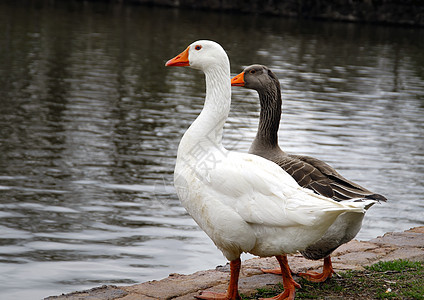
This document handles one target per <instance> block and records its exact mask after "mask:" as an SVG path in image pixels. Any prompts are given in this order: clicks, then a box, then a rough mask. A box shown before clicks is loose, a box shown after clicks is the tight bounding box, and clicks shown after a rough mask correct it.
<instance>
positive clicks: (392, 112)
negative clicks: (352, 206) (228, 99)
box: [0, 1, 424, 299]
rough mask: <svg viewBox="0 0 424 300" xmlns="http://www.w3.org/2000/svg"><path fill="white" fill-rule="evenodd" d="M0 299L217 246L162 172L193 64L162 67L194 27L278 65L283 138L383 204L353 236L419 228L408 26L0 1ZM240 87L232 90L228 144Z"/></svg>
mask: <svg viewBox="0 0 424 300" xmlns="http://www.w3.org/2000/svg"><path fill="white" fill-rule="evenodd" d="M0 28H1V31H0V86H1V89H0V101H1V110H0V208H1V210H0V278H1V279H2V280H0V298H1V299H39V298H43V297H46V296H49V295H58V294H61V293H63V292H71V291H74V290H81V289H85V288H91V287H93V286H98V285H102V284H118V285H119V284H132V283H137V282H142V281H147V280H151V279H160V278H163V277H165V276H167V275H168V274H169V273H172V272H179V273H191V272H194V271H196V270H201V269H207V268H214V267H215V266H216V265H218V264H224V263H225V262H226V261H225V258H224V257H223V256H222V255H221V253H220V252H219V251H218V250H217V249H216V248H215V246H214V245H213V244H212V242H211V241H210V240H209V239H208V237H207V236H206V235H205V234H204V233H203V232H202V231H201V230H199V228H198V227H197V226H196V224H195V223H194V222H193V221H192V219H191V218H190V217H189V216H188V215H187V214H186V212H185V211H184V209H183V208H182V207H181V206H180V203H179V201H178V199H177V198H176V195H175V192H174V189H173V187H172V173H173V167H174V163H175V155H176V151H177V147H178V142H179V140H180V138H181V136H182V134H183V133H184V131H185V130H186V128H187V127H188V126H189V124H190V123H191V122H192V121H193V120H194V118H195V117H196V116H197V114H198V113H199V112H200V109H201V107H202V104H203V98H204V93H205V91H204V78H203V75H202V74H201V73H200V72H198V71H196V70H190V69H188V68H165V67H164V63H165V62H166V60H168V59H169V58H171V57H173V56H175V55H176V54H178V53H179V52H181V51H182V50H183V49H185V47H186V46H187V45H188V44H189V43H191V42H193V41H195V40H197V39H200V38H208V39H213V40H216V41H219V42H220V44H222V45H223V46H224V48H225V49H226V50H227V51H228V54H229V57H230V60H231V63H232V69H231V71H232V74H233V75H235V74H238V73H239V72H240V71H241V70H242V69H243V67H244V66H246V65H249V64H252V63H262V64H266V65H268V66H269V67H270V68H271V69H272V70H273V71H274V72H275V73H276V74H277V76H278V77H279V78H280V79H281V84H282V88H283V105H284V107H283V110H284V112H283V113H284V115H283V121H282V124H281V130H280V143H281V146H282V147H283V148H284V149H285V150H286V151H288V152H291V153H303V154H308V155H313V156H315V157H318V158H320V159H323V160H325V161H327V162H328V163H330V164H331V165H332V166H334V167H336V168H337V169H338V170H339V171H340V173H342V174H343V175H345V176H346V177H347V178H349V179H351V180H354V181H356V182H358V183H359V184H362V185H364V186H366V187H367V188H369V189H371V190H372V191H374V192H377V193H381V194H384V195H385V196H386V197H387V198H388V199H389V202H388V203H387V204H383V205H377V206H375V207H373V208H372V209H371V210H370V211H369V213H368V214H367V216H366V220H365V222H364V226H363V228H362V230H361V232H360V233H359V235H358V238H359V239H370V238H373V237H375V236H377V235H381V234H383V233H385V232H387V231H399V230H405V229H408V228H410V227H413V226H418V225H424V202H423V195H424V188H423V171H424V160H423V154H424V149H423V148H424V142H423V115H424V56H423V50H424V47H423V46H424V29H417V28H397V27H382V26H371V25H359V24H346V23H326V22H312V21H309V22H299V21H296V20H279V19H278V18H272V17H266V16H252V15H232V14H220V13H208V12H199V11H178V10H171V9H164V8H151V7H143V6H125V5H110V4H102V3H89V2H80V1H62V2H60V1H56V2H55V1H49V2H47V1H15V3H1V4H0ZM258 108H259V104H258V100H257V95H256V94H255V92H252V91H249V90H246V89H242V88H233V103H232V111H231V115H230V118H229V120H228V122H227V124H226V129H225V136H224V140H225V144H226V146H227V147H228V148H232V149H237V150H240V151H243V152H245V151H247V149H248V147H249V145H250V142H251V141H252V139H253V137H254V135H255V130H256V126H257V118H258Z"/></svg>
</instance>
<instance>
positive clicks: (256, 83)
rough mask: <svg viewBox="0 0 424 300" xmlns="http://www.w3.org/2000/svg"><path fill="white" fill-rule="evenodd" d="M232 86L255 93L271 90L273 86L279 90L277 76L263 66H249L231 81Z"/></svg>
mask: <svg viewBox="0 0 424 300" xmlns="http://www.w3.org/2000/svg"><path fill="white" fill-rule="evenodd" d="M231 85H232V86H242V87H245V88H248V89H253V90H256V91H257V92H261V91H265V90H267V89H273V87H274V86H278V89H279V88H280V82H279V81H278V78H277V76H275V74H274V73H272V71H271V70H270V69H268V68H267V67H266V66H263V65H251V66H248V67H246V68H245V69H244V70H243V72H241V73H240V74H238V75H237V76H235V77H234V78H233V79H232V80H231Z"/></svg>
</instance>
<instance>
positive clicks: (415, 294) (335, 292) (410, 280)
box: [243, 259, 424, 300]
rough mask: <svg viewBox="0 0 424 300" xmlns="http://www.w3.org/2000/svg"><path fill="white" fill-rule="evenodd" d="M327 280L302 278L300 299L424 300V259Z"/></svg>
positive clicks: (271, 292)
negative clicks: (311, 280) (312, 280)
mask: <svg viewBox="0 0 424 300" xmlns="http://www.w3.org/2000/svg"><path fill="white" fill-rule="evenodd" d="M338 275H339V276H333V278H332V279H330V280H327V281H326V282H323V283H312V282H309V281H306V280H305V279H299V280H298V282H299V283H300V284H301V285H302V288H301V289H298V290H297V292H296V299H343V300H353V299H408V300H409V299H414V300H424V262H412V261H409V260H401V259H400V260H394V261H387V262H379V263H376V264H374V265H372V266H369V267H366V268H365V270H364V271H347V272H342V273H339V274H338ZM282 291H283V287H282V284H279V285H277V286H274V287H272V288H263V289H260V290H258V292H257V294H255V295H254V296H253V297H243V299H245V300H248V299H258V298H266V297H273V296H276V295H277V294H279V293H281V292H282Z"/></svg>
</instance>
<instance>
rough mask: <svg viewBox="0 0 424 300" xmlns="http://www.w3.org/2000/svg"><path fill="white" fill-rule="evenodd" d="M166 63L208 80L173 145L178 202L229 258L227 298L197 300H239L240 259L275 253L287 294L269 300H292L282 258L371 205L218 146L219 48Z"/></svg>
mask: <svg viewBox="0 0 424 300" xmlns="http://www.w3.org/2000/svg"><path fill="white" fill-rule="evenodd" d="M166 66H190V67H192V68H195V69H199V70H201V71H203V72H204V73H205V75H206V99H205V104H204V107H203V110H202V112H201V113H200V115H199V116H198V117H197V118H196V120H195V121H194V122H193V124H191V126H190V128H189V129H188V130H187V131H186V133H185V134H184V136H183V137H182V139H181V142H180V145H179V147H178V154H177V162H176V166H175V172H174V184H175V187H176V190H177V194H178V197H179V199H180V201H181V203H182V205H183V206H184V207H185V209H186V210H187V211H188V213H189V214H190V215H191V216H192V217H193V219H194V220H195V221H196V222H197V224H198V225H199V226H200V227H201V228H202V229H203V230H204V231H205V232H206V234H207V235H208V236H209V237H210V238H211V239H212V241H213V242H214V243H215V245H216V246H217V247H218V248H219V249H220V250H221V251H222V253H223V254H224V256H225V257H226V258H227V259H228V260H229V261H230V267H231V277H230V284H229V287H228V290H227V293H224V294H220V293H213V292H203V293H201V294H200V295H199V296H197V298H199V299H240V296H239V293H238V276H239V271H240V266H241V261H240V255H241V253H242V252H248V253H251V254H253V255H258V256H262V257H265V256H276V257H277V259H279V262H280V266H281V271H282V274H283V285H284V289H285V290H284V293H281V294H280V295H278V296H276V297H274V298H273V299H294V295H295V287H299V285H298V284H297V283H296V282H295V281H294V280H293V278H292V277H291V274H290V269H289V268H288V265H287V260H286V259H285V256H281V255H283V254H287V253H294V252H296V251H300V250H304V249H306V247H308V246H309V245H311V244H313V243H314V242H316V241H317V240H318V239H320V238H321V236H322V235H323V234H324V233H325V232H326V230H327V229H328V228H329V227H330V226H331V225H332V224H333V222H334V221H335V220H336V218H337V216H338V215H340V214H342V213H344V212H358V213H363V212H364V209H365V208H366V207H367V206H368V205H371V204H373V203H374V202H375V201H374V200H353V201H345V202H343V203H339V202H336V201H333V200H331V199H329V198H326V197H323V196H320V195H316V194H314V193H313V192H312V191H310V190H307V189H304V188H302V187H300V186H299V185H298V184H297V183H296V181H295V180H294V179H293V178H292V177H291V176H290V175H288V174H287V173H286V172H285V171H284V170H282V169H281V168H280V167H279V166H278V165H277V164H275V163H273V162H271V161H269V160H267V159H265V158H262V157H259V156H256V155H252V154H243V153H238V152H233V151H228V150H226V149H225V148H224V147H223V146H222V143H221V142H222V133H223V127H224V123H225V121H226V119H227V116H228V113H229V111H230V103H231V82H230V63H229V60H228V57H227V54H226V53H225V51H224V49H222V47H221V46H220V45H219V44H217V43H215V42H212V41H207V40H200V41H197V42H194V43H192V44H191V45H190V46H189V47H187V49H186V50H184V51H183V52H182V53H181V54H179V55H177V56H176V57H175V58H173V59H171V60H169V61H168V62H167V63H166Z"/></svg>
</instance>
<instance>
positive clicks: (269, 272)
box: [261, 258, 295, 275]
mask: <svg viewBox="0 0 424 300" xmlns="http://www.w3.org/2000/svg"><path fill="white" fill-rule="evenodd" d="M277 259H278V258H277ZM287 267H288V268H289V269H290V266H289V265H287ZM261 271H262V272H264V273H267V274H275V275H281V267H280V268H275V269H261ZM290 274H295V273H293V272H292V271H291V270H290Z"/></svg>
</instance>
